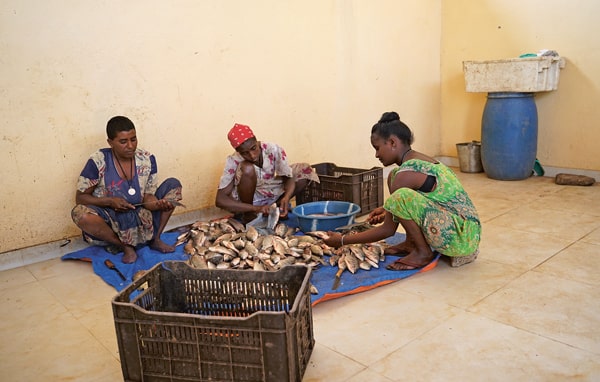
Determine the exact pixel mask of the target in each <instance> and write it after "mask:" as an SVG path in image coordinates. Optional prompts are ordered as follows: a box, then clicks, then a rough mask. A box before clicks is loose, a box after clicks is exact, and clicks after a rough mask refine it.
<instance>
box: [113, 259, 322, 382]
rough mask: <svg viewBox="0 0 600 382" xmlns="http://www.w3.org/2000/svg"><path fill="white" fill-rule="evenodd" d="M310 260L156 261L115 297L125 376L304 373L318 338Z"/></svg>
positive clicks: (149, 380)
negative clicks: (198, 264)
mask: <svg viewBox="0 0 600 382" xmlns="http://www.w3.org/2000/svg"><path fill="white" fill-rule="evenodd" d="M310 273H311V270H310V268H308V267H306V266H301V265H291V266H286V267H284V268H282V269H281V270H279V271H275V272H267V271H249V270H244V271H239V270H222V269H214V270H208V269H194V268H191V267H190V266H189V265H187V264H186V263H185V262H177V261H167V262H164V263H161V264H157V265H156V266H154V267H153V268H152V269H151V270H150V271H148V273H147V274H146V275H144V276H143V277H142V278H141V279H139V280H137V281H135V282H134V283H133V284H131V285H130V286H129V287H127V288H126V289H125V290H123V291H122V292H120V293H119V294H118V295H117V296H116V297H115V298H114V299H113V301H112V307H113V313H114V318H115V328H116V333H117V342H118V345H119V354H120V358H121V368H122V371H123V377H124V380H125V381H136V382H137V381H144V382H159V381H160V382H164V381H171V382H173V381H188V382H189V381H252V382H254V381H273V382H275V381H277V382H279V381H301V380H302V376H303V375H304V371H305V370H306V367H307V364H308V361H309V359H310V355H311V353H312V349H313V348H314V344H315V340H314V335H313V325H312V308H311V303H310V291H309V280H310Z"/></svg>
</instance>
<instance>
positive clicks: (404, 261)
mask: <svg viewBox="0 0 600 382" xmlns="http://www.w3.org/2000/svg"><path fill="white" fill-rule="evenodd" d="M430 262H431V261H429V262H427V263H426V264H417V263H414V262H412V261H410V260H408V259H406V258H404V257H401V258H399V259H398V260H396V261H394V262H393V263H391V264H388V265H387V266H386V267H385V269H387V270H388V271H413V270H415V269H419V268H423V267H424V266H426V265H428V264H429V263H430ZM396 264H400V265H405V266H407V267H412V268H408V269H396V268H395V267H394V265H396Z"/></svg>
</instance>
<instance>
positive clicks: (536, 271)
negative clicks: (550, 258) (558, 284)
mask: <svg viewBox="0 0 600 382" xmlns="http://www.w3.org/2000/svg"><path fill="white" fill-rule="evenodd" d="M540 265H541V264H540ZM531 272H534V273H536V274H538V275H543V276H546V277H553V278H557V279H560V280H563V281H568V282H573V283H577V284H581V285H585V286H589V287H595V288H597V287H600V284H598V283H590V282H585V281H582V280H579V279H572V278H569V277H564V276H559V275H556V274H554V273H548V272H544V271H543V270H542V269H537V267H536V268H535V269H532V270H531Z"/></svg>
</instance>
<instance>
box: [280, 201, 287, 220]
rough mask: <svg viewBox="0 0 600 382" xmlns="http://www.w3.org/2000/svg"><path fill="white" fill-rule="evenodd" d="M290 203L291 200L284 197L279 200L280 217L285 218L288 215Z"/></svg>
mask: <svg viewBox="0 0 600 382" xmlns="http://www.w3.org/2000/svg"><path fill="white" fill-rule="evenodd" d="M289 204H290V200H289V199H286V198H282V199H281V200H280V201H279V217H280V218H285V217H287V215H288V212H289V211H288V206H289Z"/></svg>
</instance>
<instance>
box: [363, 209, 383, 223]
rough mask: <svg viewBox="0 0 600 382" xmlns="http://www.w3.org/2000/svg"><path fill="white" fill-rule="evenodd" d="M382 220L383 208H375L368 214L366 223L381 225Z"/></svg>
mask: <svg viewBox="0 0 600 382" xmlns="http://www.w3.org/2000/svg"><path fill="white" fill-rule="evenodd" d="M384 219H385V209H383V207H377V208H375V209H374V210H373V211H371V213H370V214H369V217H368V218H367V222H368V223H369V224H373V225H375V224H379V223H383V220H384Z"/></svg>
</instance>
